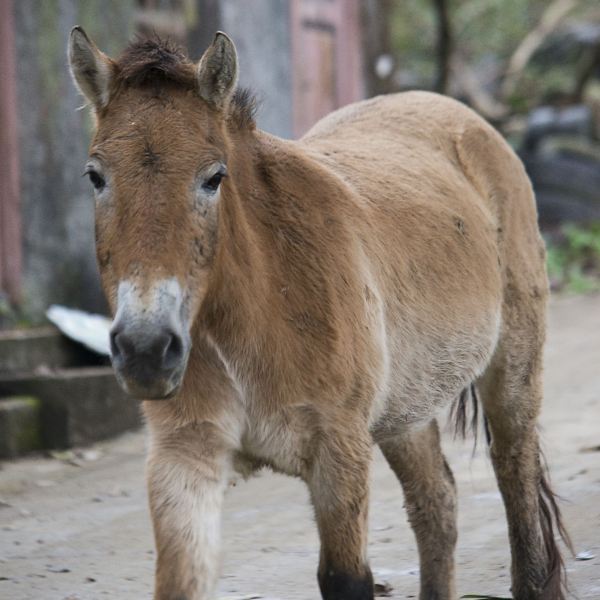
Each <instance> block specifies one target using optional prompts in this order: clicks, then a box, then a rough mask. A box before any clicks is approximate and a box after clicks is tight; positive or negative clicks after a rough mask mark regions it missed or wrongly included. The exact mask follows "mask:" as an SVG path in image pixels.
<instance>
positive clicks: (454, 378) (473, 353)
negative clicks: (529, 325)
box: [371, 306, 500, 441]
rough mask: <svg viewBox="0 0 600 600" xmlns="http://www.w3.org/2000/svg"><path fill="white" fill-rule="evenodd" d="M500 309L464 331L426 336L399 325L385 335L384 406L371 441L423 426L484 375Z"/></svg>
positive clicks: (455, 330)
mask: <svg viewBox="0 0 600 600" xmlns="http://www.w3.org/2000/svg"><path fill="white" fill-rule="evenodd" d="M499 329H500V307H499V306H498V307H490V309H489V310H488V311H486V312H485V313H484V314H483V315H482V316H481V317H480V318H479V319H477V320H475V322H471V323H469V324H468V325H467V324H466V323H465V324H464V326H463V327H460V326H455V327H453V328H452V329H446V330H443V331H439V330H438V331H436V332H435V333H431V332H430V333H429V334H427V333H425V332H420V331H418V330H415V329H414V328H412V331H411V328H410V327H407V326H406V324H404V326H400V327H398V328H397V329H396V330H394V331H392V332H390V333H388V349H389V352H390V359H389V360H390V368H389V377H388V380H387V382H386V386H385V387H386V390H387V394H386V401H385V404H384V406H382V407H381V409H380V410H379V414H377V415H375V418H374V419H373V421H372V427H371V432H372V435H373V437H374V439H375V440H376V441H379V440H380V439H384V438H385V437H387V436H390V435H395V434H396V432H397V431H398V430H399V429H401V428H403V427H406V426H409V425H411V424H417V423H419V422H426V421H429V420H430V419H432V418H433V417H435V416H436V415H437V414H439V413H440V411H441V410H442V409H444V408H445V407H447V406H448V405H449V404H450V403H451V402H452V401H453V400H455V399H456V398H457V397H458V395H459V394H460V392H461V391H462V390H463V389H464V388H465V387H467V386H468V385H470V384H471V383H472V382H473V381H474V380H475V379H476V378H477V377H478V376H479V375H481V374H482V373H483V371H484V370H485V368H486V366H487V365H488V364H489V362H490V360H491V357H492V355H493V353H494V349H495V347H496V343H497V340H498V335H499Z"/></svg>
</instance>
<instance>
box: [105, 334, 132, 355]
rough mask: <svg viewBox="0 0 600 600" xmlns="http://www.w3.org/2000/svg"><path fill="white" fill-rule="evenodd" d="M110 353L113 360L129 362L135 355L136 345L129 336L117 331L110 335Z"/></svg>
mask: <svg viewBox="0 0 600 600" xmlns="http://www.w3.org/2000/svg"><path fill="white" fill-rule="evenodd" d="M110 351H111V353H112V357H113V360H115V359H117V360H127V359H128V358H130V357H131V356H132V355H133V354H135V345H134V343H133V341H132V340H131V339H130V338H129V336H128V335H127V334H125V333H124V332H123V331H122V330H120V329H117V330H115V331H112V332H111V334H110Z"/></svg>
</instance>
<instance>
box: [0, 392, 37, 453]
mask: <svg viewBox="0 0 600 600" xmlns="http://www.w3.org/2000/svg"><path fill="white" fill-rule="evenodd" d="M41 448H42V432H41V420H40V402H39V400H38V399H37V398H32V397H29V396H14V397H8V398H0V458H15V457H16V456H20V455H22V454H27V453H28V452H33V451H34V450H40V449H41Z"/></svg>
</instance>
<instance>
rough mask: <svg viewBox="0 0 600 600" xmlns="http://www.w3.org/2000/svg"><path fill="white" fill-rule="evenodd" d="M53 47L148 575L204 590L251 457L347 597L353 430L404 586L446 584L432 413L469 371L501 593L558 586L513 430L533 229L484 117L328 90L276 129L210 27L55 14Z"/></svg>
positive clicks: (361, 511)
mask: <svg viewBox="0 0 600 600" xmlns="http://www.w3.org/2000/svg"><path fill="white" fill-rule="evenodd" d="M68 54H69V61H70V69H71V73H72V75H73V79H74V81H75V83H76V85H77V86H78V88H79V90H80V91H81V92H82V94H83V95H84V96H85V97H86V98H87V101H88V103H89V104H90V105H91V107H92V108H93V113H94V115H95V133H94V135H93V139H92V142H91V148H90V154H89V159H88V162H87V165H86V168H85V171H86V173H87V174H88V176H89V179H90V181H91V183H92V185H93V187H94V190H95V191H94V194H95V215H96V231H95V236H96V248H97V258H98V264H99V269H100V274H101V280H102V284H103V289H104V291H105V293H106V296H107V299H108V302H109V304H110V307H111V310H112V311H113V314H114V322H113V325H112V328H111V332H110V344H111V354H112V363H113V366H114V370H115V373H116V376H117V378H118V380H119V382H120V384H121V386H122V387H123V388H124V389H125V391H126V392H127V393H128V394H130V395H131V396H133V397H135V398H139V399H141V400H143V411H144V414H145V418H146V422H147V430H148V438H149V441H148V451H147V467H146V468H147V485H148V496H149V507H150V513H151V517H152V523H153V530H154V537H155V544H156V550H157V558H156V571H155V592H154V594H155V595H154V598H155V600H175V599H178V600H183V599H185V600H205V599H208V598H212V597H213V593H214V590H215V586H216V582H217V579H218V570H219V554H220V550H219V548H220V537H221V535H220V523H221V512H222V502H223V496H224V493H225V491H226V487H227V485H228V481H229V479H230V477H232V476H233V475H234V474H241V475H244V476H247V475H249V474H251V473H253V472H254V471H256V470H257V469H259V468H262V467H265V466H266V467H270V468H271V469H273V470H275V471H277V472H281V473H285V474H288V475H290V476H294V477H299V478H301V479H302V480H303V481H304V482H305V483H306V485H307V486H308V490H309V492H310V498H311V502H312V505H313V507H314V513H315V520H316V524H317V527H318V531H319V536H320V543H321V548H320V558H319V566H318V583H319V588H320V591H321V595H322V597H323V598H324V600H371V599H372V598H373V597H374V584H373V578H372V574H371V570H370V568H369V564H368V560H367V555H366V547H367V515H368V504H369V470H370V463H371V459H372V452H373V448H374V446H375V445H378V446H379V447H380V448H381V450H382V452H383V455H384V456H385V458H386V459H387V461H388V463H389V465H390V467H391V469H392V470H393V472H394V473H395V475H396V476H397V478H398V480H399V481H400V484H401V486H402V488H403V491H404V496H405V503H406V509H407V513H408V518H409V521H410V524H411V526H412V528H413V530H414V534H415V536H416V540H417V545H418V553H419V559H420V598H421V599H422V600H426V599H428V600H432V599H434V598H435V599H436V600H447V599H451V598H455V597H456V596H455V595H456V588H455V573H454V550H455V544H456V539H457V528H456V491H455V482H454V479H453V475H452V472H451V470H450V468H449V466H448V464H447V462H446V460H445V458H444V456H443V454H442V451H441V448H440V433H439V426H438V422H437V419H438V417H439V415H440V411H442V410H444V409H445V408H446V407H448V406H449V405H451V404H452V402H453V401H455V400H456V398H457V397H460V398H463V400H464V397H465V390H469V389H471V388H474V389H476V390H477V393H478V395H479V396H480V401H481V404H482V407H483V411H484V413H485V418H486V422H487V424H488V430H489V434H490V447H489V450H490V455H491V460H492V462H493V466H494V470H495V474H496V476H497V480H498V485H499V488H500V491H501V494H502V497H503V501H504V505H505V509H506V517H507V520H508V531H509V538H510V546H511V555H512V569H511V575H512V593H513V595H514V597H515V598H517V599H519V600H533V599H536V600H540V599H546V600H547V599H563V598H564V597H565V591H564V585H563V579H564V576H563V574H562V573H563V569H562V558H561V554H560V551H559V548H558V546H557V543H556V542H555V531H556V528H557V527H558V529H559V531H561V532H563V531H564V530H563V528H562V524H561V521H560V513H559V510H558V507H557V505H556V502H555V499H554V496H553V494H552V492H551V490H550V487H549V485H548V479H547V475H546V471H545V468H544V466H543V463H542V461H541V459H540V450H539V441H538V434H537V430H536V420H537V417H538V413H539V411H540V404H541V400H542V380H541V372H542V353H543V345H544V337H545V309H546V302H547V297H548V283H547V276H546V271H545V249H544V244H543V241H542V239H541V237H540V234H539V230H538V226H537V213H536V205H535V200H534V195H533V192H532V188H531V185H530V183H529V180H528V178H527V175H526V173H525V171H524V169H523V166H522V164H521V163H520V161H519V160H518V158H517V157H516V155H515V154H514V153H513V151H512V150H511V149H510V147H509V146H508V145H507V144H506V143H505V141H504V140H503V139H502V138H501V136H500V135H499V134H498V133H497V132H496V131H495V130H494V129H493V128H492V127H491V126H490V125H489V124H487V123H486V122H485V121H484V120H482V119H481V118H480V117H479V116H477V115H476V114H475V113H474V112H473V111H471V109H469V108H468V107H466V106H464V105H463V104H461V103H459V102H457V101H455V100H452V99H450V98H446V97H443V96H440V95H436V94H432V93H428V92H406V93H400V94H395V95H387V96H380V97H376V98H372V99H369V100H366V101H362V102H358V103H356V104H352V105H349V106H346V107H344V108H342V109H340V110H337V111H335V112H333V113H332V114H330V115H328V116H326V117H325V118H324V119H322V120H321V121H319V122H318V123H317V124H316V125H315V126H314V127H313V128H312V129H311V130H310V131H309V132H308V133H307V134H306V135H304V136H303V137H302V138H301V139H299V140H297V141H290V140H284V139H280V138H278V137H275V136H273V135H269V134H267V133H265V132H263V131H261V130H260V129H259V128H258V127H257V126H256V119H255V112H256V102H255V100H254V98H253V96H252V94H251V93H250V92H248V90H245V89H242V88H239V87H238V85H237V78H238V61H237V53H236V49H235V46H234V44H233V42H232V41H231V39H230V38H229V37H228V36H227V35H225V34H224V33H221V32H218V33H217V34H216V36H215V38H214V41H213V42H212V44H211V45H210V46H209V47H208V49H207V50H206V51H205V53H204V54H203V55H202V57H201V58H200V60H199V61H198V62H197V63H194V62H192V61H191V60H190V59H189V58H188V57H187V55H186V54H185V52H184V51H183V50H182V49H181V48H179V47H178V46H177V45H175V44H173V43H172V42H169V41H165V40H161V39H159V38H157V37H156V38H149V39H139V40H137V41H136V42H133V43H131V44H130V45H129V46H128V47H127V48H126V49H125V50H124V52H123V53H122V54H121V56H120V57H119V58H118V59H112V58H110V57H108V56H107V55H105V54H104V53H102V52H101V51H100V50H99V49H98V48H97V46H96V45H95V44H94V43H93V42H92V41H91V40H90V38H89V37H88V36H87V35H86V33H85V32H84V31H83V29H81V28H79V27H75V28H74V29H73V30H72V32H71V36H70V41H69V50H68ZM463 408H464V402H463ZM463 416H464V415H463Z"/></svg>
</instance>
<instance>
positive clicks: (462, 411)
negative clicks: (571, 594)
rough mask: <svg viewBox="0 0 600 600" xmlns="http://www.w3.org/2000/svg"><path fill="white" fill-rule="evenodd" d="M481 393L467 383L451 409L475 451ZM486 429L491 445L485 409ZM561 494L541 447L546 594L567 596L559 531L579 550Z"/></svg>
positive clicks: (458, 432)
mask: <svg viewBox="0 0 600 600" xmlns="http://www.w3.org/2000/svg"><path fill="white" fill-rule="evenodd" d="M469 404H470V405H471V416H470V419H469V415H468V412H469ZM479 412H480V411H479V395H478V393H477V388H476V387H475V384H474V383H472V384H471V385H469V386H467V387H466V388H465V389H464V390H463V391H462V392H461V393H460V395H459V396H458V398H457V399H456V401H455V402H454V404H453V405H452V408H451V410H450V420H451V421H454V437H455V438H457V437H461V438H462V439H466V437H467V432H468V429H470V430H471V433H472V435H473V438H474V440H475V441H474V444H473V454H474V453H475V450H476V448H477V437H478V436H477V434H478V432H479ZM481 412H482V413H483V419H482V420H483V430H484V433H485V440H486V442H487V446H488V447H489V446H490V445H491V443H492V434H491V431H490V427H489V422H488V419H487V416H486V415H485V413H484V412H483V411H481ZM560 499H561V498H560V497H559V496H557V495H556V494H555V493H554V492H553V491H552V487H551V486H550V475H549V470H548V463H547V461H546V458H545V456H544V454H543V452H542V451H541V449H540V482H539V498H538V502H539V506H540V528H541V530H542V538H543V541H544V548H545V550H546V556H547V559H548V563H547V566H548V576H547V578H546V581H545V583H544V589H543V595H542V597H543V598H553V599H555V600H565V598H566V594H567V593H568V586H567V572H566V569H565V564H564V560H563V557H562V555H561V553H560V549H559V548H558V546H557V544H556V533H558V534H559V535H560V538H561V539H562V541H563V542H564V544H565V546H566V547H567V548H568V549H569V551H570V552H571V554H575V551H574V549H573V544H572V542H571V538H570V536H569V533H568V532H567V530H566V528H565V526H564V523H563V520H562V516H561V512H560V508H559V506H558V502H557V500H560Z"/></svg>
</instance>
